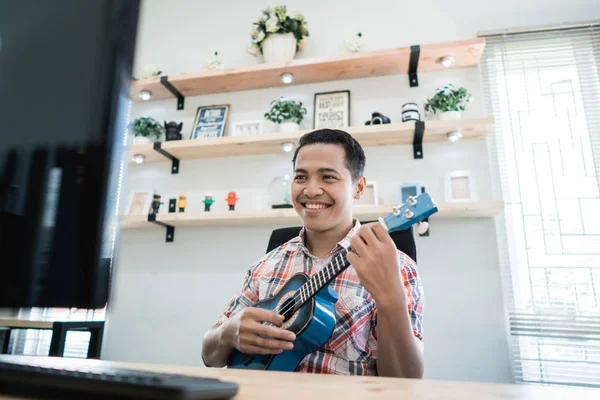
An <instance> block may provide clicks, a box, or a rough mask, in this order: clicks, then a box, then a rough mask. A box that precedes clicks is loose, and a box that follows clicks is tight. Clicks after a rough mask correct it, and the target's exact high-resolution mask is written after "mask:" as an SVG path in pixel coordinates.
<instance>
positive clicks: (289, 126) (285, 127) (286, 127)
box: [279, 121, 300, 133]
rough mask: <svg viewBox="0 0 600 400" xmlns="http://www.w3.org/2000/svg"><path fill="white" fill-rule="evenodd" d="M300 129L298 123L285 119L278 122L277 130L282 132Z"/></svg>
mask: <svg viewBox="0 0 600 400" xmlns="http://www.w3.org/2000/svg"><path fill="white" fill-rule="evenodd" d="M299 130H300V125H299V124H297V123H295V122H289V121H285V122H282V123H281V124H279V132H284V133H292V132H298V131H299Z"/></svg>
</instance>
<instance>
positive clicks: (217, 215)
mask: <svg viewBox="0 0 600 400" xmlns="http://www.w3.org/2000/svg"><path fill="white" fill-rule="evenodd" d="M392 207H393V206H391V205H381V206H355V207H354V217H356V218H358V219H360V220H375V219H377V218H378V217H382V216H385V215H387V214H389V213H390V212H391V210H392ZM503 209H504V202H503V201H502V200H489V201H479V202H473V203H446V204H439V205H438V210H439V211H438V212H437V213H435V214H434V215H432V216H431V219H464V218H469V219H470V218H492V217H494V216H496V215H497V214H499V213H500V212H501V211H502V210H503ZM147 219H148V217H147V216H146V215H135V216H125V217H121V228H123V229H133V228H137V229H140V228H153V227H156V228H160V227H159V226H158V225H156V224H152V223H149V222H148V220H147ZM157 221H160V222H163V223H165V224H168V225H172V226H174V227H176V228H185V227H196V226H244V225H246V226H247V225H279V226H287V225H299V224H300V218H299V217H298V215H297V214H296V211H295V210H294V209H291V208H288V209H278V210H265V211H246V212H244V211H224V212H206V213H205V212H202V213H165V214H158V216H157ZM163 229H164V228H163Z"/></svg>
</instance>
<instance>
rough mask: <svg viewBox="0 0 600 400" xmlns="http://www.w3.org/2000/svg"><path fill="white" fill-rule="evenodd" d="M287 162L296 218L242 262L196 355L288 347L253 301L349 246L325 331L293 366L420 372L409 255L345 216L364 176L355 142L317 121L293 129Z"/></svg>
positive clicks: (374, 228) (218, 358)
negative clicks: (305, 129) (294, 227)
mask: <svg viewBox="0 0 600 400" xmlns="http://www.w3.org/2000/svg"><path fill="white" fill-rule="evenodd" d="M292 162H293V164H294V169H295V176H294V181H293V183H292V187H291V192H292V199H293V203H294V209H295V210H296V212H297V213H298V215H299V216H300V218H302V222H303V225H304V227H303V229H302V230H301V231H300V234H299V236H297V237H296V238H294V239H292V240H290V241H288V242H287V243H284V244H283V245H281V246H279V247H278V248H276V249H274V250H272V251H271V252H269V253H268V254H267V255H265V256H264V257H263V258H261V259H260V260H259V261H257V262H256V263H255V264H254V265H253V266H252V267H251V268H250V269H249V270H248V272H247V273H246V277H245V280H244V283H243V286H242V289H241V291H240V292H239V293H238V294H236V295H235V296H234V297H233V298H232V299H231V301H230V302H229V304H228V305H227V307H226V308H225V311H224V312H223V315H222V316H221V317H220V318H219V320H218V321H217V323H216V325H215V326H214V327H213V328H211V329H210V330H209V331H208V332H207V333H206V335H205V336H204V339H203V343H202V357H203V359H204V362H205V364H206V365H207V366H214V367H222V366H225V365H227V362H228V359H229V356H230V354H231V352H232V350H233V349H234V348H235V349H237V350H239V351H241V352H243V353H247V354H279V353H281V352H282V351H283V350H289V349H292V348H293V343H294V339H295V335H294V334H293V333H292V332H289V331H287V330H284V329H280V328H277V327H272V326H265V325H263V324H262V323H263V322H270V323H272V324H274V325H276V326H281V324H282V322H283V317H282V316H280V315H278V314H276V313H275V312H273V311H268V310H262V309H258V308H255V307H252V306H253V304H255V303H256V302H258V301H260V300H263V299H265V298H268V297H271V296H272V295H274V294H276V293H277V292H278V291H279V290H280V289H281V287H282V286H283V285H284V284H285V283H286V282H287V280H288V279H290V278H291V277H292V276H294V275H295V274H297V273H300V272H303V273H306V274H308V275H311V276H312V275H314V274H316V273H317V272H318V271H320V270H321V269H322V268H324V267H325V266H326V265H327V264H328V263H329V262H330V261H331V259H332V258H333V257H334V256H335V255H337V254H338V253H339V252H340V251H342V250H343V249H345V248H348V247H349V246H352V248H353V249H354V250H355V252H356V253H349V254H348V261H349V262H350V264H351V266H350V267H348V268H347V269H346V270H345V271H344V272H343V273H342V274H340V275H339V276H338V277H337V278H336V279H335V280H334V281H333V282H332V283H331V285H333V288H334V289H335V291H336V292H337V294H338V297H339V300H338V302H337V303H336V304H335V312H336V325H335V328H334V331H333V334H332V336H331V338H330V339H329V341H328V342H327V343H326V344H325V345H323V346H322V347H321V348H319V349H318V350H317V351H315V352H313V353H311V354H309V355H307V356H306V357H304V359H303V360H302V361H301V362H300V364H299V365H298V367H297V368H296V371H298V372H314V373H331V374H352V375H381V376H395V377H405V378H421V377H422V376H423V354H422V349H423V332H422V316H423V289H422V286H421V281H420V279H419V277H418V274H417V268H416V264H415V262H414V261H413V260H411V259H410V258H409V257H408V256H407V255H405V254H404V253H402V252H400V251H398V250H397V249H396V247H395V245H394V242H393V241H392V239H391V238H390V236H389V235H388V233H387V231H386V230H385V229H384V228H383V227H382V226H381V225H380V224H379V223H371V224H366V225H362V226H361V224H360V222H359V221H357V220H356V219H354V218H353V217H352V205H353V203H354V200H355V199H360V197H361V196H362V194H363V191H364V189H365V186H366V178H365V177H364V176H363V171H364V167H365V154H364V152H363V149H362V148H361V146H360V144H359V143H358V142H357V141H356V140H355V139H354V138H352V136H350V135H349V134H348V133H346V132H344V131H340V130H332V129H321V130H317V131H314V132H311V133H308V134H306V135H304V136H303V137H302V138H301V139H300V143H299V146H298V148H297V149H296V153H295V154H294V159H293V160H292Z"/></svg>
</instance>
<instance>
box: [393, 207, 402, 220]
mask: <svg viewBox="0 0 600 400" xmlns="http://www.w3.org/2000/svg"><path fill="white" fill-rule="evenodd" d="M392 212H393V213H394V215H395V216H396V217H397V216H398V215H400V207H399V206H396V207H394V208H393V211H392Z"/></svg>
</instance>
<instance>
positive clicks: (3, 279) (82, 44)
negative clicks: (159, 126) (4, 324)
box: [0, 0, 139, 308]
mask: <svg viewBox="0 0 600 400" xmlns="http://www.w3.org/2000/svg"><path fill="white" fill-rule="evenodd" d="M138 11H139V1H133V0H127V1H120V0H94V1H81V0H53V1H40V0H18V1H15V0H0V307H78V308H101V307H104V305H105V304H106V302H107V298H108V292H109V282H110V269H111V262H112V258H113V256H114V251H115V243H116V235H117V224H118V219H117V218H118V217H117V213H116V210H117V203H118V197H119V190H120V177H121V176H122V174H123V172H124V168H125V165H126V164H125V163H124V162H123V152H124V150H125V144H126V142H125V135H126V123H127V114H128V110H129V86H130V82H131V77H132V73H131V70H132V64H133V54H134V47H135V36H136V31H137V21H138Z"/></svg>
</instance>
